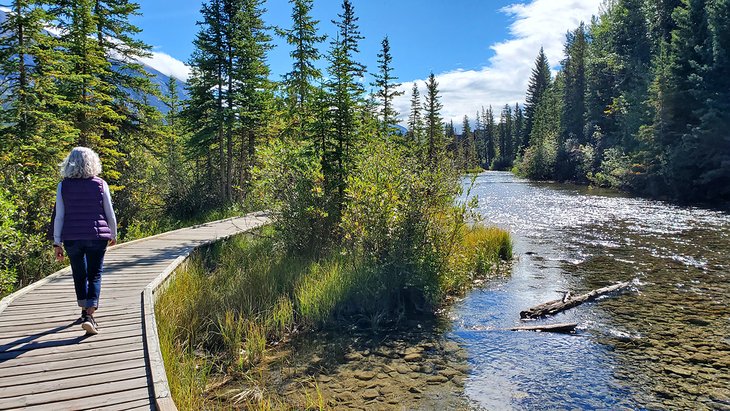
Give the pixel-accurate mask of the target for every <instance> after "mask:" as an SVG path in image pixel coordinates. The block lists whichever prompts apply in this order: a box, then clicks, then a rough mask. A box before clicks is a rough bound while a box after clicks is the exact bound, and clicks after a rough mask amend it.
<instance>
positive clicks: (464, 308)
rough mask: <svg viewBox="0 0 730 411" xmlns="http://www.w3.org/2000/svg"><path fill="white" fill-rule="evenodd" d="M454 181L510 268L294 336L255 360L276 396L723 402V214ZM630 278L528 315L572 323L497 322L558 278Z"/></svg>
mask: <svg viewBox="0 0 730 411" xmlns="http://www.w3.org/2000/svg"><path fill="white" fill-rule="evenodd" d="M463 184H464V186H465V187H470V186H471V190H470V195H472V196H477V197H478V211H479V212H480V213H481V214H482V215H483V217H484V218H485V220H486V221H487V222H488V223H490V224H496V225H498V226H500V227H502V228H505V229H507V230H509V231H510V232H511V233H512V236H513V240H514V256H515V262H514V265H513V267H512V273H511V275H508V276H504V277H501V278H496V279H492V280H489V281H488V282H486V283H485V284H483V286H482V287H480V288H477V289H475V290H474V291H472V292H470V293H469V294H468V295H467V296H466V297H465V298H464V299H462V300H460V301H458V302H457V303H455V304H454V305H452V306H451V307H450V308H449V309H448V311H447V312H446V313H444V315H442V316H441V317H440V318H439V319H437V320H435V321H434V320H431V321H428V320H423V321H419V320H415V319H414V320H412V321H408V322H407V323H405V324H403V325H402V327H400V329H399V330H385V331H383V332H382V333H380V334H373V333H372V332H371V331H368V330H358V329H349V330H339V329H334V330H323V331H322V332H319V333H316V334H314V335H311V336H309V337H306V338H302V339H300V340H299V341H298V342H295V343H294V344H292V347H290V348H289V350H290V351H289V353H288V354H287V355H285V356H284V357H283V359H282V360H281V361H280V362H279V364H280V366H278V367H274V368H273V369H271V372H272V373H273V375H272V377H274V378H273V379H274V380H276V381H277V383H276V384H274V385H277V386H278V388H277V391H278V392H280V393H282V394H285V396H286V397H287V398H288V400H287V402H289V401H292V402H294V403H299V404H303V403H308V404H312V403H316V402H317V397H319V398H320V400H319V401H322V403H323V404H329V405H330V406H332V407H334V408H337V409H341V408H348V409H404V408H405V409H488V410H510V409H515V410H532V409H589V410H593V409H606V410H615V409H650V410H654V409H656V410H666V409H693V410H701V409H722V410H730V283H728V270H730V255H728V254H729V253H730V216H729V215H728V214H726V213H722V212H718V211H712V210H707V209H702V208H693V207H679V206H675V205H671V204H668V203H664V202H659V201H652V200H646V199H639V198H632V197H629V196H625V195H621V194H617V193H613V192H607V191H602V190H596V189H589V188H587V187H577V186H569V185H559V184H553V183H534V182H529V181H527V180H523V179H520V178H517V177H515V176H513V175H512V174H509V173H504V172H485V173H482V174H480V175H478V176H477V177H475V179H474V180H473V181H472V179H471V178H465V179H464V181H463ZM631 279H637V284H636V286H635V287H634V289H632V290H629V291H628V292H624V293H622V294H620V295H616V296H609V297H605V298H600V299H599V300H598V301H595V302H592V303H588V304H584V305H581V306H579V307H576V308H573V309H571V310H568V311H566V312H564V313H561V314H558V315H557V316H555V317H554V318H548V319H543V320H539V321H537V322H533V323H531V324H548V323H555V322H575V323H578V324H579V325H578V328H577V332H576V333H575V334H552V333H535V332H514V331H507V330H506V329H508V328H510V327H513V326H518V325H524V323H522V322H521V321H520V317H519V312H520V311H521V310H524V309H527V308H529V307H532V306H534V305H537V304H540V303H543V302H546V301H549V300H553V299H556V298H560V297H561V296H562V295H563V292H565V291H571V292H572V293H573V294H577V293H582V292H586V291H589V290H592V289H595V288H600V287H603V286H606V285H610V284H612V283H615V282H619V281H627V280H631ZM302 388H304V389H302ZM293 396H294V397H295V396H302V397H303V398H301V399H299V400H296V399H295V398H292V397H293ZM305 397H308V398H305Z"/></svg>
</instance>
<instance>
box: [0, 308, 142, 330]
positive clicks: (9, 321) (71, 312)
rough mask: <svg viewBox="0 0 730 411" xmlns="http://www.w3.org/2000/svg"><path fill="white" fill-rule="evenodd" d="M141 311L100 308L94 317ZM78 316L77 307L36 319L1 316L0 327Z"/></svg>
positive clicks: (18, 315)
mask: <svg viewBox="0 0 730 411" xmlns="http://www.w3.org/2000/svg"><path fill="white" fill-rule="evenodd" d="M141 311H142V307H141V305H139V304H137V305H131V306H125V307H112V308H109V307H102V308H101V309H99V311H98V312H97V313H95V314H94V317H97V319H99V320H101V319H103V318H108V317H111V316H114V315H122V314H127V313H129V314H132V313H140V312H141ZM80 315H81V309H80V308H79V307H75V308H73V309H71V308H69V309H66V310H58V313H56V314H49V315H46V316H43V317H42V318H37V319H36V318H33V317H31V316H28V315H24V314H22V313H18V314H17V315H15V316H12V317H11V316H7V318H6V316H5V315H4V314H3V316H2V317H0V327H13V326H20V325H33V324H47V323H64V322H65V323H68V322H72V321H75V320H76V319H77V318H78V317H79V316H80Z"/></svg>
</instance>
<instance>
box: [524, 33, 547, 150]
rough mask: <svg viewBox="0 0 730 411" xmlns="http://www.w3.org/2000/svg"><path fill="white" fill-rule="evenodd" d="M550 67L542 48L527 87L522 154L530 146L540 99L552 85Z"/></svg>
mask: <svg viewBox="0 0 730 411" xmlns="http://www.w3.org/2000/svg"><path fill="white" fill-rule="evenodd" d="M550 78H551V74H550V65H549V64H548V60H547V57H546V56H545V50H544V49H543V48H542V47H540V52H539V53H538V55H537V58H536V59H535V67H534V68H533V69H532V75H531V76H530V82H529V83H528V86H527V97H526V98H525V136H526V137H525V138H524V140H523V144H522V146H521V147H520V152H522V151H523V150H524V149H525V146H526V145H527V144H528V142H529V141H528V140H529V137H530V133H532V126H533V123H534V121H535V110H536V108H537V105H538V103H539V102H540V98H541V97H542V95H543V93H545V90H546V89H547V88H548V86H549V85H550Z"/></svg>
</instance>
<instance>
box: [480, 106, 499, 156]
mask: <svg viewBox="0 0 730 411" xmlns="http://www.w3.org/2000/svg"><path fill="white" fill-rule="evenodd" d="M482 121H483V122H484V168H486V169H489V168H492V163H493V162H494V160H495V158H496V157H497V155H496V147H495V140H496V126H495V122H494V111H493V110H492V106H489V108H488V109H487V111H484V107H482Z"/></svg>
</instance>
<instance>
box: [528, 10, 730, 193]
mask: <svg viewBox="0 0 730 411" xmlns="http://www.w3.org/2000/svg"><path fill="white" fill-rule="evenodd" d="M729 23H730V14H729V12H728V4H727V1H724V0H723V1H704V0H681V1H680V0H667V1H649V0H620V1H615V2H609V3H607V7H606V9H605V11H604V12H603V14H601V15H600V16H599V17H597V18H595V19H594V20H593V21H592V23H591V24H590V26H589V27H588V29H587V30H585V29H584V28H583V26H582V25H581V27H579V28H578V29H576V30H575V31H573V32H571V33H570V34H569V35H568V39H567V42H566V46H565V49H566V59H565V61H563V67H562V70H561V72H560V73H559V75H558V80H556V83H558V82H559V83H560V84H559V87H554V90H553V91H552V92H545V93H544V94H543V95H542V96H541V98H540V99H539V102H538V103H537V105H536V106H535V107H536V108H535V109H534V121H533V120H532V117H533V115H532V114H531V111H532V106H531V104H528V107H527V108H526V111H527V112H528V113H527V117H528V123H530V122H531V123H532V124H531V127H532V131H531V135H530V147H529V148H528V149H527V151H526V152H525V154H524V155H523V156H522V158H521V159H520V160H519V161H518V163H517V165H516V170H517V172H519V173H521V174H523V175H526V176H529V177H532V178H538V179H556V180H561V181H564V180H570V181H575V182H590V183H592V184H597V185H601V186H610V187H616V188H621V189H626V190H632V191H635V192H639V193H645V194H649V195H653V196H661V197H669V198H673V199H677V200H682V201H711V202H717V203H725V202H727V200H728V198H729V197H728V195H730V191H728V190H726V189H725V187H728V182H730V169H728V167H727V164H730V163H729V162H728V159H730V144H728V139H727V137H726V136H727V133H726V130H727V127H728V125H730V119H729V118H730V116H728V114H727V113H728V112H729V111H730V110H728V104H727V101H730V99H729V98H728V97H729V96H730V95H729V94H728V91H727V90H728V89H730V87H728V80H727V79H728V77H729V76H728V67H730V65H729V64H728V58H727V50H728V47H730V46H728V27H729V26H730V24H729ZM538 60H540V58H538ZM533 77H534V76H533ZM531 84H532V83H531ZM530 95H531V94H530V92H529V91H528V97H530ZM556 96H557V97H558V98H559V100H560V101H559V107H560V110H561V111H560V112H559V113H558V115H556V114H555V112H554V111H553V112H552V113H550V114H549V115H547V116H544V117H543V119H540V118H539V117H540V108H541V107H542V111H543V115H544V113H549V112H550V111H551V109H550V108H549V107H546V105H555V107H558V102H556ZM528 103H530V102H529V101H528ZM556 126H557V129H558V130H559V133H558V134H557V136H556V134H555V130H556ZM552 147H555V161H554V162H553V161H552V159H551V160H550V161H545V159H546V153H550V152H551V151H552ZM550 155H552V154H550ZM548 158H549V157H548ZM551 164H554V167H552V166H551ZM551 167H552V168H551Z"/></svg>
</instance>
